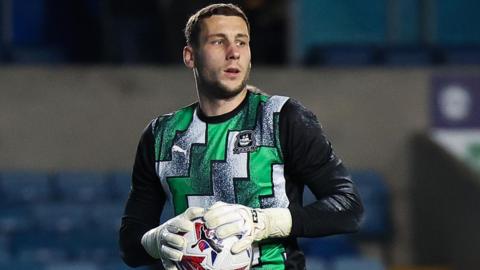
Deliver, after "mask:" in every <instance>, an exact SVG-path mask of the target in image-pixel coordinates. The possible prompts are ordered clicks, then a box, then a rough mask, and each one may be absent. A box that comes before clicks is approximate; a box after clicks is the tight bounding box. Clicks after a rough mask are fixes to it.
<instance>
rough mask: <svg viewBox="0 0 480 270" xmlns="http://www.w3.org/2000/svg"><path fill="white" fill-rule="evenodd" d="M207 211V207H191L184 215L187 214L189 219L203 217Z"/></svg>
mask: <svg viewBox="0 0 480 270" xmlns="http://www.w3.org/2000/svg"><path fill="white" fill-rule="evenodd" d="M204 213H205V209H204V208H201V207H189V208H188V209H187V210H185V212H184V213H183V215H184V216H185V218H186V219H189V220H194V219H196V218H199V217H202V216H203V214H204Z"/></svg>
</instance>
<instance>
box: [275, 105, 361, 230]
mask: <svg viewBox="0 0 480 270" xmlns="http://www.w3.org/2000/svg"><path fill="white" fill-rule="evenodd" d="M280 142H281V147H282V153H283V155H284V160H285V174H286V175H287V177H288V180H287V181H288V182H290V184H289V185H290V186H293V187H294V188H291V189H292V190H293V192H296V193H297V195H296V196H298V199H297V200H294V201H293V202H291V203H290V205H289V209H290V212H291V214H292V223H293V224H292V231H291V235H292V236H300V237H320V236H326V235H331V234H337V233H346V232H354V231H356V230H357V229H358V226H359V223H360V219H361V217H362V214H363V206H362V203H361V200H360V198H359V196H358V193H357V191H356V189H355V186H354V184H353V182H352V180H351V177H350V175H349V173H348V171H347V169H346V168H345V166H344V165H343V164H342V161H341V160H340V159H339V158H338V157H337V156H336V155H335V153H334V152H333V150H332V146H331V144H330V142H329V141H328V140H327V138H326V136H325V134H324V132H323V129H322V127H321V126H320V124H319V122H318V121H317V118H316V117H315V115H314V114H313V113H312V112H310V111H308V110H307V109H305V107H303V106H302V105H301V104H300V103H298V102H297V101H295V100H289V101H288V102H287V103H286V104H285V106H284V107H283V109H282V111H281V114H280ZM304 185H306V186H307V187H308V188H309V189H310V190H311V191H312V193H313V194H314V195H315V197H316V199H317V201H315V202H314V203H312V204H310V205H306V206H303V205H302V203H301V201H302V199H301V196H302V194H303V186H304Z"/></svg>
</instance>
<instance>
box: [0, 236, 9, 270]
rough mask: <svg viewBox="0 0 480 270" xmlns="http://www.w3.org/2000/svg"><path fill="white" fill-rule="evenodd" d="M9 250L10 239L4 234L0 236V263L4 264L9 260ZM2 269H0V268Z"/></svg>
mask: <svg viewBox="0 0 480 270" xmlns="http://www.w3.org/2000/svg"><path fill="white" fill-rule="evenodd" d="M10 257H11V250H10V239H9V238H8V236H7V235H5V234H0V262H5V261H8V260H10ZM0 269H2V268H0Z"/></svg>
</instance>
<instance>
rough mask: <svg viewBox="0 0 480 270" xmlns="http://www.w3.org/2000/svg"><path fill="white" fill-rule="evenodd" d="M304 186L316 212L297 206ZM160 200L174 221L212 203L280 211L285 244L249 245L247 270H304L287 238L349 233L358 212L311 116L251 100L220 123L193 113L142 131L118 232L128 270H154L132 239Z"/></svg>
mask: <svg viewBox="0 0 480 270" xmlns="http://www.w3.org/2000/svg"><path fill="white" fill-rule="evenodd" d="M304 186H308V187H309V188H310V189H311V190H312V192H313V193H314V194H315V195H316V196H317V198H318V201H317V202H315V203H313V204H311V205H306V206H304V205H303V203H302V199H301V198H302V193H303V188H304ZM166 200H169V201H170V202H171V203H172V205H173V207H174V212H175V214H180V213H182V212H183V211H185V210H186V209H187V208H188V207H190V206H200V207H205V208H207V207H209V206H211V205H212V204H214V203H215V202H217V201H223V202H227V203H237V204H243V205H246V206H249V207H253V208H271V207H282V208H289V210H290V212H291V214H292V220H293V221H292V223H293V224H292V232H291V236H290V237H288V238H282V239H266V240H264V241H262V242H260V243H255V244H254V268H255V269H304V265H305V261H304V257H303V254H302V253H301V252H300V249H299V247H298V245H297V241H296V237H299V236H305V237H315V236H325V235H330V234H335V233H342V232H349V231H353V230H355V229H356V228H357V226H358V221H359V216H360V215H361V212H362V205H361V203H360V200H359V198H358V195H357V193H356V191H355V189H354V187H353V184H352V181H351V180H350V177H349V175H348V172H347V171H346V169H345V167H344V166H343V165H342V163H341V161H340V160H339V159H338V158H337V157H336V156H335V155H334V153H333V151H332V148H331V145H330V143H329V142H328V140H327V139H326V138H325V136H324V133H323V131H322V129H321V127H320V125H319V124H318V121H317V120H316V118H315V116H314V115H313V114H312V113H311V112H309V111H308V110H306V109H305V108H304V107H303V106H302V105H300V104H299V103H298V102H296V101H294V100H291V99H289V98H287V97H282V96H267V95H263V94H259V93H253V92H249V93H248V94H247V97H246V98H245V100H244V101H243V102H242V103H241V104H240V105H239V106H238V107H237V108H236V109H234V110H233V111H232V112H229V113H227V114H224V115H220V116H214V117H207V116H205V115H204V114H203V113H202V112H201V110H200V109H199V106H198V104H192V105H190V106H188V107H185V108H183V109H180V110H178V111H176V112H174V113H171V114H167V115H163V116H161V117H159V118H157V119H155V120H154V121H152V122H151V123H150V125H149V126H148V127H147V129H146V130H145V132H144V134H143V136H142V139H141V141H140V144H139V147H138V150H137V156H136V160H135V165H134V170H133V177H132V191H131V193H130V196H129V199H128V202H127V206H126V209H125V216H124V218H123V221H122V229H121V232H120V239H121V241H120V242H121V248H122V251H123V254H122V256H123V258H124V260H125V261H126V262H127V264H129V265H142V264H147V263H152V262H154V260H153V258H151V257H150V256H148V254H146V252H145V251H144V250H143V248H142V247H141V244H140V243H139V239H140V238H141V236H142V235H143V233H145V232H146V231H147V230H148V229H150V228H153V227H155V226H158V224H159V217H160V213H161V211H162V209H163V206H164V203H165V201H166ZM134 257H135V258H134Z"/></svg>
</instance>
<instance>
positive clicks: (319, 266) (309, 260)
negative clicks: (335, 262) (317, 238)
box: [305, 256, 330, 270]
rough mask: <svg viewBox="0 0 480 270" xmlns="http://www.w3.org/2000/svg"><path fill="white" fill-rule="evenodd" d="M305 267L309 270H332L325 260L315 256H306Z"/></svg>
mask: <svg viewBox="0 0 480 270" xmlns="http://www.w3.org/2000/svg"><path fill="white" fill-rule="evenodd" d="M305 266H306V269H307V270H310V269H312V270H330V269H329V268H328V266H327V263H326V262H325V261H324V260H322V259H321V258H318V257H315V256H306V258H305Z"/></svg>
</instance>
